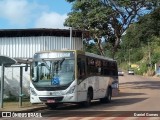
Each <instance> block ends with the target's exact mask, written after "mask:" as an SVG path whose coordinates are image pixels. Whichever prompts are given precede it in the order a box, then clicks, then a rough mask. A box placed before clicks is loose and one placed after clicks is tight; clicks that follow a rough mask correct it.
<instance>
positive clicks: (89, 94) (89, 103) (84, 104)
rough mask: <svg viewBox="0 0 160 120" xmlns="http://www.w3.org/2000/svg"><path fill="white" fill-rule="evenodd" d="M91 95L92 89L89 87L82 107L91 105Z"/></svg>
mask: <svg viewBox="0 0 160 120" xmlns="http://www.w3.org/2000/svg"><path fill="white" fill-rule="evenodd" d="M92 96H93V91H92V90H91V89H89V90H88V92H87V100H86V101H84V102H83V106H84V107H89V106H90V105H91V100H92Z"/></svg>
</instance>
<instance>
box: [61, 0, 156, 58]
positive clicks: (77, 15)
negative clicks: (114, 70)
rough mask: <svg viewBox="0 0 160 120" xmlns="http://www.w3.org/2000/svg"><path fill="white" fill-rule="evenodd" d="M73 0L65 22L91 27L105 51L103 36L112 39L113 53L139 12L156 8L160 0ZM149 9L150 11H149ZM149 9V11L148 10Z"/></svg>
mask: <svg viewBox="0 0 160 120" xmlns="http://www.w3.org/2000/svg"><path fill="white" fill-rule="evenodd" d="M67 1H68V2H71V3H72V5H73V6H72V11H71V12H70V13H69V14H68V18H67V19H66V21H65V23H64V25H65V26H70V27H74V28H76V29H81V30H89V31H90V35H91V39H95V40H96V42H95V44H96V46H97V47H98V48H99V52H100V53H101V55H105V52H104V47H105V46H102V39H101V37H102V36H104V38H105V40H106V41H107V42H111V43H112V46H111V47H112V53H113V57H114V54H115V52H116V51H117V48H118V46H119V44H120V39H121V37H122V34H123V33H124V32H125V31H126V29H127V28H128V26H129V25H130V24H131V23H134V22H136V21H137V20H138V18H139V16H142V15H144V14H147V12H148V11H151V10H154V9H155V8H156V7H155V5H156V3H157V2H158V1H159V0H67ZM145 10H148V11H145ZM144 11H145V12H144Z"/></svg>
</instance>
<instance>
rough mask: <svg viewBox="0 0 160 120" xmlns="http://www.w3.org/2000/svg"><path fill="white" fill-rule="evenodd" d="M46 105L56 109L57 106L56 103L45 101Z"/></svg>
mask: <svg viewBox="0 0 160 120" xmlns="http://www.w3.org/2000/svg"><path fill="white" fill-rule="evenodd" d="M46 106H47V107H48V108H49V109H56V108H57V106H58V105H57V104H52V103H46Z"/></svg>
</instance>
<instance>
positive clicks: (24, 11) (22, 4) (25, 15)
mask: <svg viewBox="0 0 160 120" xmlns="http://www.w3.org/2000/svg"><path fill="white" fill-rule="evenodd" d="M44 8H45V6H40V5H38V4H37V3H35V2H32V3H29V1H27V0H1V1H0V18H3V19H5V20H7V21H8V22H9V23H10V24H16V25H23V26H25V25H26V24H27V23H29V22H30V21H32V19H33V18H35V16H37V15H38V14H37V12H36V11H37V10H38V11H42V10H43V9H44Z"/></svg>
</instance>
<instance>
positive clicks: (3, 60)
mask: <svg viewBox="0 0 160 120" xmlns="http://www.w3.org/2000/svg"><path fill="white" fill-rule="evenodd" d="M15 63H16V60H15V59H12V58H10V57H7V56H0V66H2V64H3V65H13V64H15Z"/></svg>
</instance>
